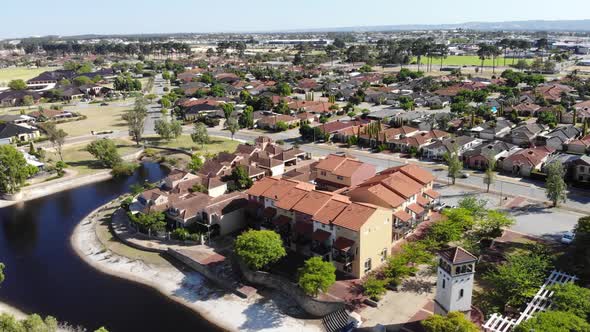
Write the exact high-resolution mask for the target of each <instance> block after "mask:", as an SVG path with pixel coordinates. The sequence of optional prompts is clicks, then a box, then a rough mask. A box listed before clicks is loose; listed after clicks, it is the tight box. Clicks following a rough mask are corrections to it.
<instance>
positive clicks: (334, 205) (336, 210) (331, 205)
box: [313, 199, 349, 225]
mask: <svg viewBox="0 0 590 332" xmlns="http://www.w3.org/2000/svg"><path fill="white" fill-rule="evenodd" d="M348 205H349V203H346V202H341V201H337V200H334V199H332V200H330V201H329V202H328V203H326V205H324V207H323V208H322V209H320V210H319V211H318V212H317V213H316V214H315V215H314V216H313V220H315V221H318V222H321V223H322V224H326V225H329V224H330V222H333V221H334V219H336V217H337V216H338V215H339V214H340V213H341V212H342V211H344V209H346V207H348Z"/></svg>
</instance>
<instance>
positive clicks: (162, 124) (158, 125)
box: [154, 119, 172, 141]
mask: <svg viewBox="0 0 590 332" xmlns="http://www.w3.org/2000/svg"><path fill="white" fill-rule="evenodd" d="M154 130H155V131H156V133H157V134H158V135H160V137H162V138H163V139H164V140H166V141H169V140H170V139H171V138H172V128H171V127H170V123H169V122H168V120H166V119H158V120H156V122H154Z"/></svg>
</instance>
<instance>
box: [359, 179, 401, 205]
mask: <svg viewBox="0 0 590 332" xmlns="http://www.w3.org/2000/svg"><path fill="white" fill-rule="evenodd" d="M350 195H355V196H357V197H359V196H360V197H362V196H363V195H374V196H375V197H377V198H378V199H381V200H383V201H384V202H385V203H387V205H388V206H385V207H390V208H396V207H398V206H400V205H402V204H404V202H405V201H406V200H405V199H404V198H403V197H401V196H400V195H398V194H397V193H395V192H394V191H392V190H390V189H389V188H387V187H385V186H384V185H382V184H380V183H376V184H375V185H372V186H361V187H357V188H355V189H353V190H352V191H351V192H350Z"/></svg>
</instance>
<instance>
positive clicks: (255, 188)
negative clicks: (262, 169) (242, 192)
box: [246, 177, 281, 196]
mask: <svg viewBox="0 0 590 332" xmlns="http://www.w3.org/2000/svg"><path fill="white" fill-rule="evenodd" d="M279 181H281V180H280V179H277V178H271V177H266V178H262V179H261V180H259V181H256V182H254V184H253V185H252V187H250V189H248V191H246V193H247V194H248V195H252V196H261V195H262V194H263V193H264V192H265V191H266V190H267V189H268V188H270V187H272V186H273V185H274V184H276V183H277V182H279Z"/></svg>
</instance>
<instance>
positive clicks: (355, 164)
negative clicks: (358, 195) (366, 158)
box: [314, 154, 376, 191]
mask: <svg viewBox="0 0 590 332" xmlns="http://www.w3.org/2000/svg"><path fill="white" fill-rule="evenodd" d="M314 171H315V172H316V179H315V182H316V185H317V187H318V189H322V190H328V191H334V190H338V189H341V188H346V187H353V186H356V185H359V184H360V183H362V182H364V181H365V180H367V179H369V178H370V177H372V176H374V175H375V172H376V170H375V166H373V165H370V164H365V163H363V162H362V161H360V160H358V159H356V158H353V157H349V156H346V155H337V154H331V155H328V156H327V157H326V158H324V159H322V160H320V161H319V162H318V163H317V164H316V165H315V167H314Z"/></svg>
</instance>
